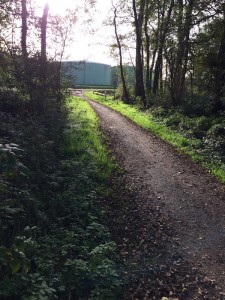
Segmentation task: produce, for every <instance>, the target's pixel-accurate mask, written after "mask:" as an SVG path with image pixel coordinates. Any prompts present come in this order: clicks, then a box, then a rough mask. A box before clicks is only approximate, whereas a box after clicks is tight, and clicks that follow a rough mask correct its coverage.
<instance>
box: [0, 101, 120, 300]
mask: <svg viewBox="0 0 225 300" xmlns="http://www.w3.org/2000/svg"><path fill="white" fill-rule="evenodd" d="M68 106H69V111H70V112H69V114H67V113H66V111H65V110H64V112H63V114H60V115H55V116H54V117H53V116H51V115H47V116H45V118H44V119H43V118H42V119H37V118H35V119H34V118H33V117H31V116H26V117H25V116H24V115H19V114H17V115H15V114H11V113H9V112H3V111H2V112H0V114H1V121H2V125H1V128H0V199H1V203H0V216H1V218H0V220H1V221H0V222H1V224H0V225H1V227H0V238H1V244H0V298H1V299H4V300H8V299H10V300H11V299H16V300H17V299H18V300H19V299H23V300H28V299H29V300H31V299H40V300H43V299H75V300H76V299H118V298H119V296H118V295H119V293H120V286H121V281H120V279H119V276H118V274H117V267H116V263H115V244H114V243H113V242H112V241H111V238H110V234H109V230H108V228H107V227H106V226H105V225H104V224H105V216H104V209H103V208H102V206H101V197H103V192H104V189H105V183H106V179H107V178H108V177H109V175H110V172H111V170H112V169H113V168H114V166H113V164H112V163H111V162H110V161H109V160H108V157H107V152H106V149H105V148H104V146H102V138H101V136H100V133H99V131H98V120H97V119H96V116H95V114H94V112H93V111H92V110H91V108H90V107H89V105H88V104H87V103H86V102H85V101H84V100H82V99H79V98H75V97H72V98H70V99H69V104H68Z"/></svg>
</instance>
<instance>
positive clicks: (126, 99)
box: [112, 1, 130, 103]
mask: <svg viewBox="0 0 225 300" xmlns="http://www.w3.org/2000/svg"><path fill="white" fill-rule="evenodd" d="M112 6H113V9H114V17H113V25H114V31H115V36H116V42H117V47H118V50H119V66H120V76H121V81H122V87H123V94H122V100H123V102H125V103H129V102H130V99H129V93H128V89H127V85H126V79H125V74H124V69H123V68H124V66H123V56H122V46H121V42H120V38H119V34H118V30H117V20H116V19H117V8H116V7H115V6H114V4H113V1H112Z"/></svg>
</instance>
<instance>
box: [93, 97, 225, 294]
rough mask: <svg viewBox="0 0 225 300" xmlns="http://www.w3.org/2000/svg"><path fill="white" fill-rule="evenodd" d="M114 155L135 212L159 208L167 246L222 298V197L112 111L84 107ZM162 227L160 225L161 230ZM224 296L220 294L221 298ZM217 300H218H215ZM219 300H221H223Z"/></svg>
mask: <svg viewBox="0 0 225 300" xmlns="http://www.w3.org/2000/svg"><path fill="white" fill-rule="evenodd" d="M89 103H90V104H91V106H92V107H93V109H94V110H95V111H96V113H97V115H98V116H99V118H100V122H101V128H102V130H103V131H104V132H105V133H106V134H107V136H108V138H109V141H110V145H111V148H112V149H113V153H114V155H115V157H116V159H117V161H118V162H119V164H120V165H121V167H122V168H123V169H124V170H125V174H126V182H127V184H128V185H129V186H130V187H131V188H132V189H133V190H134V191H135V192H136V194H137V195H138V197H137V200H136V201H138V206H139V209H143V210H144V212H145V214H148V213H149V211H148V210H150V209H151V208H152V207H158V208H159V209H160V210H161V211H162V213H165V214H166V215H167V219H168V220H169V222H170V227H171V226H172V227H171V228H170V229H171V230H170V232H172V235H171V237H170V244H169V245H168V247H169V248H170V251H171V249H174V250H172V251H174V253H175V252H176V253H177V252H178V253H180V254H181V255H182V257H184V258H185V259H186V260H188V261H190V262H191V263H192V264H194V265H196V267H197V268H198V270H199V271H200V272H202V273H203V274H204V276H206V278H210V279H212V280H215V281H216V283H217V284H218V286H219V287H220V289H221V292H222V294H221V295H223V293H224V292H225V191H224V186H223V185H221V184H219V183H218V182H217V181H216V180H215V179H213V178H212V177H211V176H210V174H208V173H207V172H206V171H204V170H202V169H201V168H200V167H199V166H197V165H195V164H194V163H192V162H191V161H190V160H189V159H188V158H186V157H184V156H182V155H180V154H179V153H177V152H176V151H175V150H174V149H173V148H172V147H171V146H169V145H168V144H166V143H165V142H163V141H161V140H160V139H158V138H156V137H154V136H152V135H151V134H150V133H147V132H146V131H144V130H142V129H140V128H139V127H138V126H136V125H134V124H133V123H132V122H130V121H129V120H127V119H126V118H124V117H122V116H121V115H119V114H118V113H116V112H114V111H113V110H111V109H109V108H107V107H105V106H102V105H100V104H98V103H96V102H93V101H89ZM164 225H165V224H164ZM224 295H225V294H224ZM218 299H219V298H218ZM220 299H225V297H223V296H222V298H220Z"/></svg>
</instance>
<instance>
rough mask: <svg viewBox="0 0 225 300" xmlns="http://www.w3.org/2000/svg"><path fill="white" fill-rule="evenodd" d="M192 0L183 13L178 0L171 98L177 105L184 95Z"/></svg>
mask: <svg viewBox="0 0 225 300" xmlns="http://www.w3.org/2000/svg"><path fill="white" fill-rule="evenodd" d="M193 5H194V0H190V1H189V4H188V5H187V8H186V14H185V15H184V4H183V0H179V16H178V46H177V54H176V63H175V70H174V78H173V79H172V81H173V86H172V89H171V91H172V94H171V96H172V99H173V105H174V106H178V105H180V104H182V102H183V97H184V85H185V76H186V73H187V63H188V53H189V39H190V30H191V24H192V11H193Z"/></svg>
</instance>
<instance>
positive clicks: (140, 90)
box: [133, 0, 146, 107]
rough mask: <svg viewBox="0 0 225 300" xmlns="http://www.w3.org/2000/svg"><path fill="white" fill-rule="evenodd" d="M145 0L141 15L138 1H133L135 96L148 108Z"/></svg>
mask: <svg viewBox="0 0 225 300" xmlns="http://www.w3.org/2000/svg"><path fill="white" fill-rule="evenodd" d="M144 8H145V0H141V1H140V9H139V13H138V12H137V8H136V1H135V0H133V12H134V21H135V31H136V68H135V79H136V80H135V95H136V97H141V100H142V103H143V105H144V107H146V99H145V88H144V77H143V58H142V49H143V47H142V26H143V17H144Z"/></svg>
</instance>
